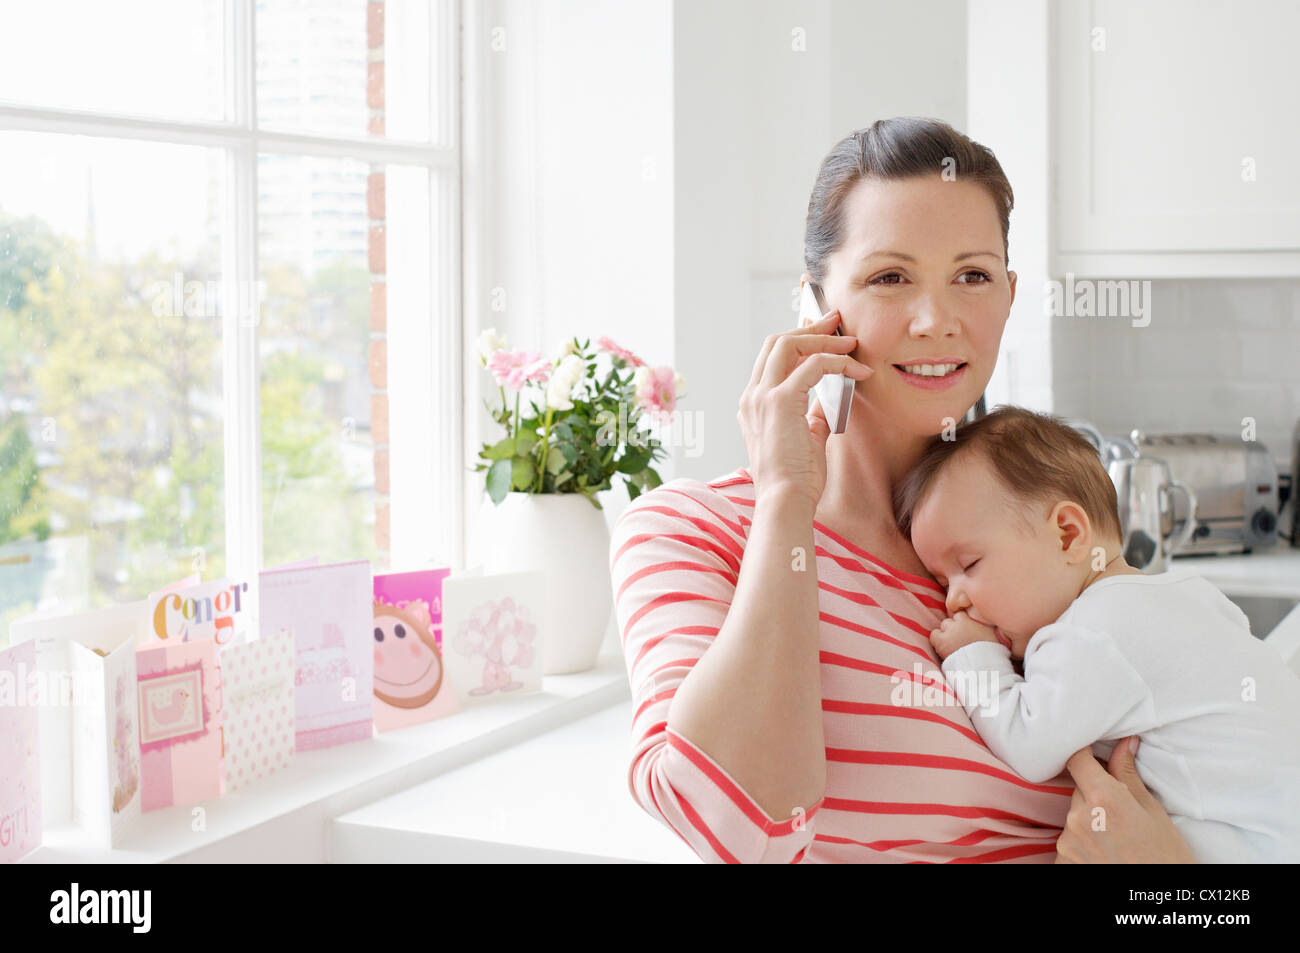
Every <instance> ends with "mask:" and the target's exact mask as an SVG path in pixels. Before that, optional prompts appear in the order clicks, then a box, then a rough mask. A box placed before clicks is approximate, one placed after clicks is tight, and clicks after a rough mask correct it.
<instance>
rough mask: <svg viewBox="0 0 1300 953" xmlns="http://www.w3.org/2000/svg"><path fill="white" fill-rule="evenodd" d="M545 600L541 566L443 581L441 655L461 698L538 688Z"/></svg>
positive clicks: (491, 696)
mask: <svg viewBox="0 0 1300 953" xmlns="http://www.w3.org/2000/svg"><path fill="white" fill-rule="evenodd" d="M546 600H547V591H546V573H545V572H543V571H541V570H538V571H534V572H514V573H495V574H491V575H481V576H449V577H448V578H446V579H444V580H443V582H442V611H443V629H442V631H443V644H444V645H445V646H446V651H445V652H444V654H443V657H444V658H445V660H446V665H447V676H448V677H449V678H450V679H451V682H452V684H453V685H454V686H455V688H456V691H457V694H458V695H459V697H460V699H461V701H462V702H474V701H482V700H485V699H495V698H504V697H509V696H512V695H517V694H523V693H525V692H534V691H539V690H540V689H541V687H542V640H543V637H544V635H543V631H542V625H543V622H542V620H544V619H545V618H546Z"/></svg>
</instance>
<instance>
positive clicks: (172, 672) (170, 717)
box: [135, 639, 221, 811]
mask: <svg viewBox="0 0 1300 953" xmlns="http://www.w3.org/2000/svg"><path fill="white" fill-rule="evenodd" d="M135 661H136V678H137V697H138V699H139V719H140V721H139V724H140V780H141V800H140V807H141V810H144V811H154V810H158V809H160V808H164V807H171V806H173V805H176V804H195V803H198V802H200V801H206V800H209V799H211V798H216V797H219V796H220V795H221V682H220V678H219V675H218V670H217V663H216V642H215V641H214V640H213V639H197V640H191V641H188V642H172V641H168V642H149V643H146V644H143V645H140V646H137V648H136V657H135Z"/></svg>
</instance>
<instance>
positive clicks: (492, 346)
mask: <svg viewBox="0 0 1300 953" xmlns="http://www.w3.org/2000/svg"><path fill="white" fill-rule="evenodd" d="M505 348H506V339H505V335H502V334H497V329H496V328H488V329H487V330H485V331H484V332H483V333H482V334H480V335H479V336H478V345H477V346H476V348H475V351H476V352H477V353H478V357H479V360H480V361H481V362H482V363H484V364H486V363H487V359H488V358H489V357H491V356H492V355H493V354H495V353H496V352H497V351H503V350H505Z"/></svg>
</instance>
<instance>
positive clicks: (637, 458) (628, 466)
mask: <svg viewBox="0 0 1300 953" xmlns="http://www.w3.org/2000/svg"><path fill="white" fill-rule="evenodd" d="M649 463H650V451H649V450H648V449H646V448H644V447H629V448H628V450H627V453H625V454H623V456H622V457H621V458H620V459H619V460H618V462H617V463H615V464H614V469H615V470H617V471H618V472H619V473H638V472H640V471H641V470H644V469H645V468H646V466H647V465H648V464H649Z"/></svg>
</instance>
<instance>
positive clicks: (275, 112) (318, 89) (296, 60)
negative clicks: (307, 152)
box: [257, 0, 433, 142]
mask: <svg viewBox="0 0 1300 953" xmlns="http://www.w3.org/2000/svg"><path fill="white" fill-rule="evenodd" d="M432 6H433V5H431V4H430V3H429V0H383V2H367V0H258V2H257V115H258V122H259V124H260V125H261V126H262V127H263V128H267V129H283V130H292V131H297V132H314V133H321V134H340V135H351V136H364V135H372V136H389V137H391V138H395V139H407V140H413V141H419V142H425V141H428V140H429V138H430V128H431V116H430V110H431V97H430V93H429V90H430V77H431V72H430V70H431V65H430V56H431V49H430V29H431V23H432V22H433V21H432V20H431V16H432V14H431V7H432Z"/></svg>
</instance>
